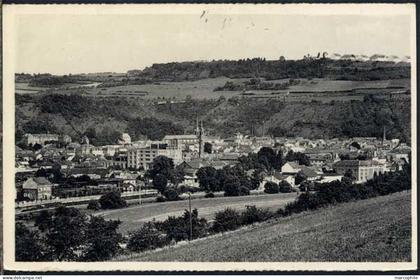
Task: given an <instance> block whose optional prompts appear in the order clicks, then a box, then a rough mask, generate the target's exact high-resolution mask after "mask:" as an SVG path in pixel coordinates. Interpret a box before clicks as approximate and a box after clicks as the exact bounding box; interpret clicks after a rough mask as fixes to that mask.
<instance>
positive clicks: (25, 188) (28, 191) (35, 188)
mask: <svg viewBox="0 0 420 280" xmlns="http://www.w3.org/2000/svg"><path fill="white" fill-rule="evenodd" d="M52 187H53V184H52V183H51V182H50V181H48V179H47V178H45V177H31V178H28V179H27V180H26V181H25V182H24V183H23V185H22V192H23V197H24V198H27V199H29V200H41V199H51V197H52Z"/></svg>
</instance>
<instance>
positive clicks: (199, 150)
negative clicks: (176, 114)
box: [197, 120, 203, 158]
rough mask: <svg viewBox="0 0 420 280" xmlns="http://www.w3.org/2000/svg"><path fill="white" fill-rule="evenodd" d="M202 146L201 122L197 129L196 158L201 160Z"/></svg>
mask: <svg viewBox="0 0 420 280" xmlns="http://www.w3.org/2000/svg"><path fill="white" fill-rule="evenodd" d="M197 123H198V120H197ZM202 145H203V121H201V122H200V126H199V128H198V158H201V153H202Z"/></svg>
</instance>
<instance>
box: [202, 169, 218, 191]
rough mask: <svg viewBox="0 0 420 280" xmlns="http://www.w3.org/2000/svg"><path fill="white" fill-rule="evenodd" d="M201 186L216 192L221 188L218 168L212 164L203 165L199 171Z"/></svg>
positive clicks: (205, 189)
mask: <svg viewBox="0 0 420 280" xmlns="http://www.w3.org/2000/svg"><path fill="white" fill-rule="evenodd" d="M197 178H198V182H199V183H200V188H202V189H203V190H204V191H206V192H216V191H219V190H220V185H219V179H218V176H217V170H216V169H215V168H214V167H212V166H205V167H201V168H200V169H198V171H197Z"/></svg>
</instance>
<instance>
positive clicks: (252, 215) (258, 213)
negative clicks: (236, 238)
mask: <svg viewBox="0 0 420 280" xmlns="http://www.w3.org/2000/svg"><path fill="white" fill-rule="evenodd" d="M272 216H273V214H272V213H271V212H270V211H269V210H268V209H262V208H257V207H256V206H255V205H252V206H249V205H247V206H246V210H245V211H244V212H242V214H241V222H242V224H243V225H250V224H253V223H257V222H263V221H266V220H268V219H270V218H271V217H272Z"/></svg>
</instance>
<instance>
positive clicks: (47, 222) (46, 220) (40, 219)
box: [34, 210, 52, 231]
mask: <svg viewBox="0 0 420 280" xmlns="http://www.w3.org/2000/svg"><path fill="white" fill-rule="evenodd" d="M51 223H52V215H51V213H50V212H49V211H48V210H42V211H41V212H39V214H38V215H37V216H36V218H35V223H34V225H35V226H36V227H38V229H39V230H40V231H46V230H47V229H48V228H49V227H50V226H51Z"/></svg>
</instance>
